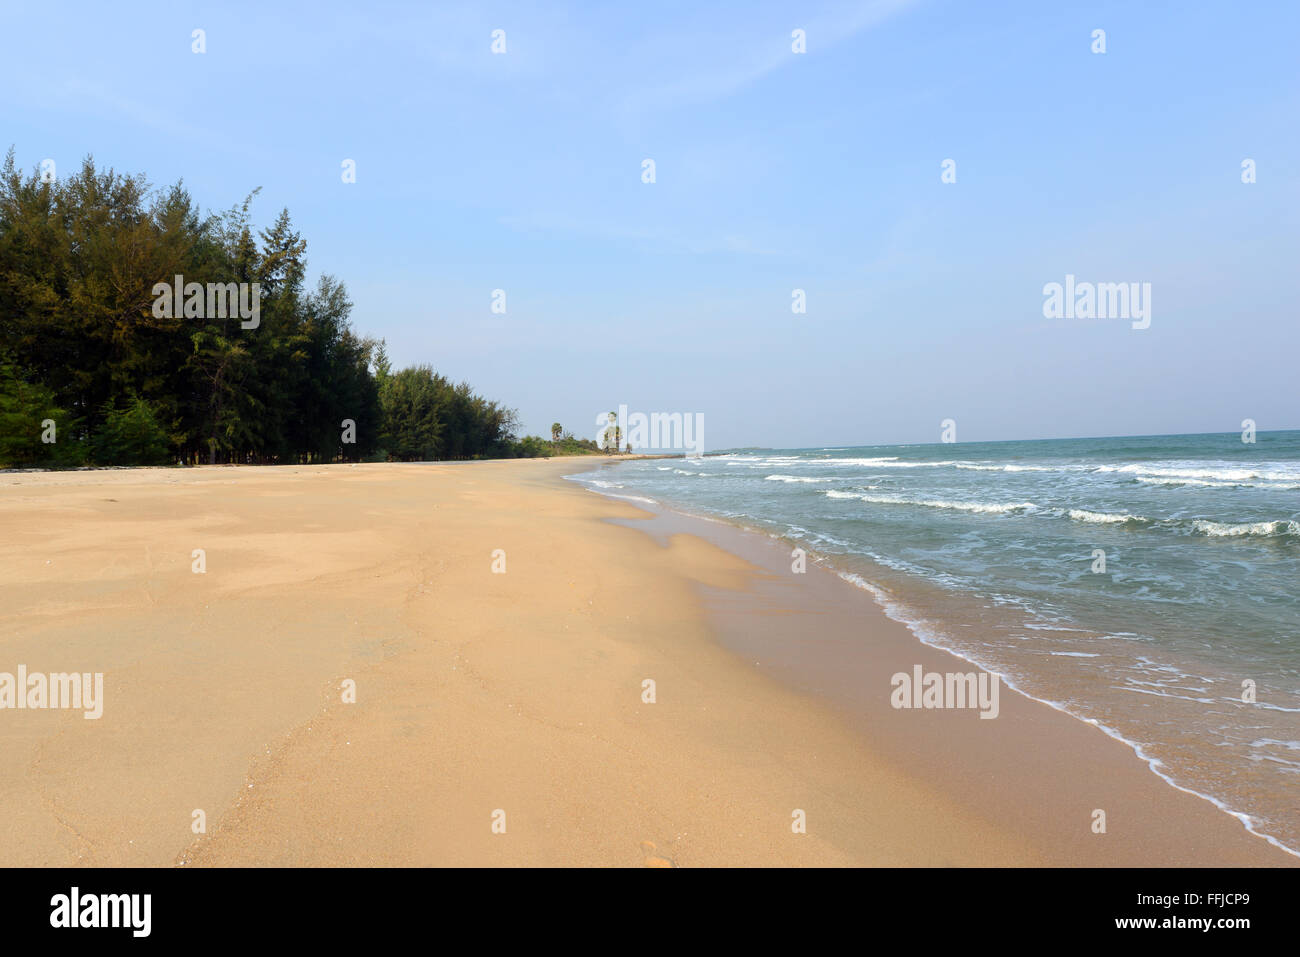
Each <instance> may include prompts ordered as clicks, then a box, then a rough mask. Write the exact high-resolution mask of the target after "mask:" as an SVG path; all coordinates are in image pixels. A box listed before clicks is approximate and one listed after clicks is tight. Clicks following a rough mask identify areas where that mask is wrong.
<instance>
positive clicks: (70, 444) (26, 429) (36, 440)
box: [0, 362, 81, 468]
mask: <svg viewBox="0 0 1300 957" xmlns="http://www.w3.org/2000/svg"><path fill="white" fill-rule="evenodd" d="M80 451H81V449H80V447H79V445H78V444H77V442H76V439H75V433H74V431H73V424H72V421H71V419H70V417H69V415H68V413H67V412H65V411H64V410H63V409H60V408H59V407H58V406H57V405H56V404H55V400H54V393H53V392H52V391H51V390H50V389H47V388H46V387H45V386H43V385H40V384H39V383H32V382H28V381H26V380H25V379H24V378H23V377H22V376H21V375H19V373H18V369H17V368H16V367H15V366H14V364H13V363H11V362H0V467H9V468H36V467H49V466H57V465H73V464H76V463H77V461H78V457H79V456H78V453H79V452H80Z"/></svg>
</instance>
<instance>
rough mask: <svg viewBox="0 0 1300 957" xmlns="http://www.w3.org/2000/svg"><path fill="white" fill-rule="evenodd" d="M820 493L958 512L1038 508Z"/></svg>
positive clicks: (1023, 504) (1019, 504)
mask: <svg viewBox="0 0 1300 957" xmlns="http://www.w3.org/2000/svg"><path fill="white" fill-rule="evenodd" d="M822 494H824V495H825V496H826V497H827V498H855V499H859V500H860V501H863V502H870V503H872V504H874V505H915V506H920V507H923V508H943V509H952V510H954V511H958V512H977V513H980V514H988V515H1001V514H1005V513H1008V512H1021V511H1027V510H1033V509H1037V508H1038V506H1037V505H1035V504H1034V503H1033V502H1011V503H1008V504H994V503H989V502H950V501H947V500H945V499H917V498H901V497H899V496H897V495H862V494H860V493H858V492H838V491H836V490H834V489H830V490H828V491H826V492H824V493H822Z"/></svg>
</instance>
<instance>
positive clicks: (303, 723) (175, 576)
mask: <svg viewBox="0 0 1300 957" xmlns="http://www.w3.org/2000/svg"><path fill="white" fill-rule="evenodd" d="M599 462H600V460H599V459H596V458H592V457H582V458H575V459H551V460H531V459H530V460H511V461H487V462H464V463H433V464H362V465H345V464H341V465H325V466H278V467H261V468H254V467H196V468H188V469H175V468H159V469H112V470H95V471H68V472H30V473H21V472H11V473H6V474H3V475H0V527H3V528H4V530H5V534H4V535H3V537H2V540H0V589H3V594H4V607H5V615H4V617H3V622H2V623H0V672H16V670H17V669H18V667H19V666H20V665H21V666H23V667H25V668H26V669H27V671H28V672H40V673H66V672H76V673H82V674H102V675H103V689H104V690H103V695H102V701H101V702H100V705H102V715H101V716H99V717H97V718H87V717H85V716H84V715H83V713H82V711H77V710H71V709H52V708H29V709H13V710H10V709H6V710H0V743H2V745H3V753H4V754H5V761H4V762H3V765H2V766H0V805H2V806H3V807H4V809H5V814H4V815H3V817H2V818H0V864H4V865H10V866H12V865H29V866H31V865H34V866H71V865H84V866H113V865H124V866H150V867H165V866H195V867H206V866H240V865H255V866H262V865H266V866H296V865H305V866H318V865H322V866H388V865H415V866H637V867H639V866H683V867H701V866H877V865H904V866H947V865H955V866H999V865H1048V866H1090V867H1107V866H1137V865H1170V866H1173V865H1200V866H1218V865H1223V866H1292V865H1294V864H1295V863H1296V860H1297V859H1296V858H1295V857H1294V856H1292V855H1290V854H1287V853H1285V852H1284V851H1282V850H1280V849H1278V848H1276V847H1274V846H1272V845H1270V844H1268V843H1267V842H1265V841H1264V840H1262V839H1260V838H1259V837H1257V836H1255V835H1252V834H1250V833H1248V832H1247V830H1246V829H1245V828H1244V827H1243V826H1242V823H1241V822H1240V821H1238V820H1236V819H1234V818H1233V817H1232V816H1230V815H1229V814H1226V813H1224V812H1223V811H1221V810H1219V809H1217V808H1216V807H1214V806H1213V805H1212V804H1210V803H1209V802H1208V801H1206V800H1204V799H1202V798H1200V797H1198V796H1196V795H1194V794H1190V793H1187V792H1185V791H1180V790H1178V789H1176V788H1174V787H1172V786H1170V785H1169V784H1168V783H1166V782H1165V781H1163V780H1161V779H1160V778H1159V777H1157V776H1156V775H1155V774H1153V773H1152V772H1151V771H1150V769H1149V768H1148V767H1147V765H1146V764H1145V763H1144V762H1143V761H1142V760H1141V759H1140V758H1139V757H1138V756H1137V755H1136V754H1135V753H1134V752H1133V750H1132V749H1131V748H1130V747H1128V746H1127V745H1125V744H1124V743H1123V742H1121V741H1118V740H1115V739H1114V738H1112V737H1109V736H1107V735H1106V734H1104V733H1103V732H1102V731H1101V730H1099V729H1098V728H1096V727H1092V726H1089V725H1087V724H1085V723H1084V722H1081V721H1079V720H1077V719H1076V718H1074V717H1072V716H1070V715H1067V714H1064V713H1062V712H1060V711H1057V710H1054V709H1052V708H1050V707H1048V706H1047V705H1044V704H1042V703H1039V702H1036V701H1033V700H1030V699H1029V698H1026V697H1023V696H1021V695H1018V694H1017V693H1016V692H1014V691H1013V690H1012V689H1010V688H1007V687H1003V688H1002V690H1001V695H1000V698H999V708H998V712H997V716H996V717H995V718H993V719H991V720H986V719H985V718H981V716H980V713H979V712H978V711H977V710H975V709H971V708H966V709H949V710H944V709H938V710H925V709H906V708H896V707H894V706H893V705H892V704H891V685H890V682H891V676H893V675H895V674H897V673H900V672H902V673H912V672H913V669H914V668H917V667H919V668H920V669H921V671H922V672H923V673H928V672H937V673H951V672H968V671H971V670H972V669H971V665H970V663H969V662H967V661H964V660H962V659H959V658H956V657H954V656H952V655H950V654H947V653H946V652H943V651H940V650H938V649H936V648H933V647H929V646H926V645H924V644H922V643H921V642H920V641H918V640H917V639H916V638H915V636H913V635H912V634H911V633H910V632H909V631H908V630H907V628H906V627H904V626H903V625H902V624H900V623H899V622H897V621H894V620H892V619H890V618H889V617H888V616H886V614H885V613H884V611H883V610H882V609H881V608H880V607H879V606H878V605H877V604H876V603H875V602H874V601H873V599H872V597H871V595H870V594H869V593H867V592H866V591H864V590H862V589H860V588H855V587H854V586H853V585H852V584H850V583H848V582H845V581H844V580H843V579H841V578H840V577H839V576H837V575H835V574H834V573H833V572H831V571H829V570H827V569H825V568H822V567H820V566H819V565H817V564H815V563H814V564H812V565H810V567H809V568H808V570H807V572H806V573H805V574H802V575H797V576H796V575H791V574H789V563H790V559H789V550H788V548H785V547H783V546H781V545H780V544H779V543H777V542H774V541H772V540H770V539H767V538H764V537H763V536H758V535H753V534H747V533H744V532H741V531H739V530H737V529H735V528H732V527H730V526H727V525H722V524H719V523H709V522H703V521H700V520H698V519H690V518H688V517H684V516H676V515H673V514H670V513H669V514H666V513H664V512H663V511H662V510H650V509H649V507H648V506H647V505H646V503H640V502H637V501H634V500H630V499H627V498H624V499H617V498H611V497H608V496H603V495H598V494H594V493H593V492H592V491H590V490H588V489H587V488H584V487H582V486H581V485H578V484H576V483H573V482H568V481H565V479H564V476H566V475H569V474H572V473H576V472H583V471H588V470H590V469H591V468H593V467H594V466H595V465H597V464H598V463H599ZM196 550H199V552H200V554H199V555H196ZM200 569H201V570H200ZM647 680H648V681H650V682H653V684H652V685H647V684H646V682H647ZM651 698H652V699H653V700H650V699H651ZM1098 810H1101V811H1103V812H1104V822H1105V830H1104V832H1099V831H1097V829H1096V828H1097V820H1098V819H1097V816H1096V812H1097V811H1098ZM200 823H201V824H202V827H201V828H200V827H199V824H200ZM800 825H802V827H800Z"/></svg>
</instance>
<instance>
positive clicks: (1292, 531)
mask: <svg viewBox="0 0 1300 957" xmlns="http://www.w3.org/2000/svg"><path fill="white" fill-rule="evenodd" d="M1192 526H1193V527H1194V528H1195V529H1196V530H1197V531H1198V532H1200V533H1202V534H1204V535H1209V536H1210V537H1212V538H1239V537H1241V536H1243V535H1264V536H1273V535H1300V522H1283V521H1277V522H1243V523H1241V524H1239V525H1229V524H1226V523H1224V522H1208V521H1203V520H1201V519H1197V520H1196V521H1194V522H1192Z"/></svg>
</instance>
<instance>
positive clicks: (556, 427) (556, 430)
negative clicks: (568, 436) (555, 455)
mask: <svg viewBox="0 0 1300 957" xmlns="http://www.w3.org/2000/svg"><path fill="white" fill-rule="evenodd" d="M563 431H564V426H562V425H560V423H558V422H552V423H551V441H552V442H559V441H560V433H561V432H563Z"/></svg>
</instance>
